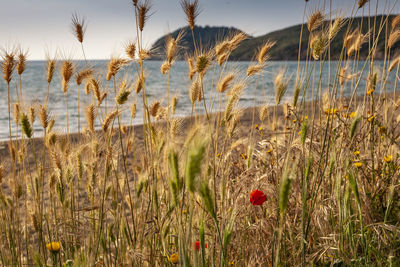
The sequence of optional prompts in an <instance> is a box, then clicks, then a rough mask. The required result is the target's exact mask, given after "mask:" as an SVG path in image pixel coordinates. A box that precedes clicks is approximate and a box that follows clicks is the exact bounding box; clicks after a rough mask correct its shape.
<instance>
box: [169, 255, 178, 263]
mask: <svg viewBox="0 0 400 267" xmlns="http://www.w3.org/2000/svg"><path fill="white" fill-rule="evenodd" d="M169 261H170V262H171V263H173V264H177V263H178V262H179V254H178V253H173V254H172V255H171V256H170V257H169Z"/></svg>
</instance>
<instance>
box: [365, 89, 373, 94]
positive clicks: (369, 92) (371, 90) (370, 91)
mask: <svg viewBox="0 0 400 267" xmlns="http://www.w3.org/2000/svg"><path fill="white" fill-rule="evenodd" d="M374 91H375V90H374V89H369V90H368V92H367V95H371V94H372V93H373V92H374Z"/></svg>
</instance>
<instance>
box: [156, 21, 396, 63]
mask: <svg viewBox="0 0 400 267" xmlns="http://www.w3.org/2000/svg"><path fill="white" fill-rule="evenodd" d="M382 18H383V20H385V19H386V16H377V17H376V25H380V24H381V21H382ZM393 18H394V15H392V16H389V25H390V22H391V20H392V19H393ZM374 19H375V18H374V17H371V18H370V21H368V17H357V18H355V19H354V20H353V21H352V24H351V29H354V28H356V27H358V26H359V25H361V24H362V28H363V33H365V32H366V31H367V29H368V23H371V25H372V24H373V20H374ZM348 23H349V20H348V21H347V22H346V23H345V24H344V26H343V27H342V30H341V31H340V32H339V33H338V34H337V36H336V37H335V39H334V40H333V41H332V43H331V57H332V59H338V57H339V55H340V52H341V49H342V44H343V39H344V35H345V32H346V30H347V28H348ZM181 30H183V31H185V32H186V34H185V36H184V38H183V42H182V46H183V47H185V48H186V50H185V53H188V54H191V53H192V51H193V40H192V35H191V32H190V29H189V28H181V29H178V30H176V31H174V32H173V33H172V34H171V35H172V36H173V37H176V36H177V35H178V33H179V32H180V31H181ZM238 31H239V30H238V29H235V28H228V27H209V26H206V27H196V28H195V36H196V42H198V43H200V44H201V45H200V46H201V47H202V48H203V49H207V48H212V47H214V46H215V44H216V43H217V41H219V40H221V39H223V37H224V36H227V35H228V34H229V33H232V32H238ZM376 31H378V29H376ZM300 32H301V24H299V25H295V26H291V27H288V28H285V29H282V30H278V31H274V32H271V33H268V34H265V35H262V36H259V37H252V36H249V39H247V40H245V41H244V42H243V43H242V44H241V45H240V46H239V47H238V48H237V49H236V50H235V51H234V52H233V53H232V55H231V57H230V60H251V59H252V58H253V57H254V54H255V52H256V51H257V48H258V47H259V46H260V45H262V44H263V43H264V42H265V41H266V40H273V41H276V45H275V46H274V47H273V48H272V49H271V54H270V55H271V60H297V58H298V48H299V36H300ZM308 37H309V32H308V30H307V28H306V25H304V31H303V38H302V44H301V59H302V60H304V59H305V57H306V54H307V47H308V45H307V44H308ZM165 38H166V36H163V37H161V38H160V39H158V40H157V41H156V42H155V43H154V45H153V49H156V51H157V52H158V53H157V55H156V56H154V57H153V59H162V58H163V53H164V45H165ZM199 40H200V42H199ZM384 40H385V33H384V31H383V32H382V34H381V35H380V38H379V42H378V49H377V52H376V54H375V58H376V59H383V56H384V51H385V42H384ZM399 47H400V44H399V43H398V44H396V45H395V46H394V47H393V48H392V53H397V51H396V50H397V48H399ZM368 51H369V49H368V44H364V45H363V46H362V48H361V50H360V58H361V59H363V58H366V56H367V55H368Z"/></svg>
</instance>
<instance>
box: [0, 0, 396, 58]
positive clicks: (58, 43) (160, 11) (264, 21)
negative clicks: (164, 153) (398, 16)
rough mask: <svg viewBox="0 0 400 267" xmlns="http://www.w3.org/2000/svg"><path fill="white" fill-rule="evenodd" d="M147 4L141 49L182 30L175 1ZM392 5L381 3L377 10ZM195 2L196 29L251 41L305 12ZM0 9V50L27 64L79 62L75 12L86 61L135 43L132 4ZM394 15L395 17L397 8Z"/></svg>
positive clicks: (317, 1)
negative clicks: (12, 51) (23, 53)
mask: <svg viewBox="0 0 400 267" xmlns="http://www.w3.org/2000/svg"><path fill="white" fill-rule="evenodd" d="M330 1H332V9H331V12H329V5H330ZM376 1H378V0H375V1H371V2H370V3H371V9H372V10H375V5H376V3H377V2H376ZM151 2H152V9H151V13H152V15H151V17H150V18H149V20H148V22H147V24H146V25H145V29H144V32H143V40H144V44H146V45H147V46H148V47H150V46H151V45H152V44H153V43H154V42H155V41H156V40H157V39H158V38H159V37H161V36H163V35H164V34H167V33H169V32H172V31H174V30H176V29H178V28H180V27H183V26H186V18H185V15H184V13H183V11H182V9H181V6H180V1H179V0H152V1H151ZM355 2H356V0H310V1H309V2H308V6H307V10H306V14H308V13H310V12H312V11H313V10H316V8H321V7H323V6H324V5H325V6H326V7H327V10H328V12H327V13H329V14H332V15H333V16H335V14H337V13H338V12H341V13H342V14H348V13H349V12H350V11H351V10H352V7H353V5H354V3H355ZM394 2H395V0H391V1H390V0H386V1H385V0H383V1H379V2H378V3H379V8H378V9H379V11H380V12H382V11H384V10H385V9H386V7H387V6H390V5H393V3H394ZM199 3H200V7H201V10H202V12H201V14H200V15H199V17H198V19H197V21H196V24H197V25H201V26H205V25H209V26H232V27H236V28H238V29H240V30H243V31H245V32H246V33H248V34H250V35H253V36H259V35H263V34H266V33H269V32H271V31H275V30H279V29H283V28H285V27H289V26H292V25H295V24H299V23H301V22H302V21H303V13H304V8H305V1H304V0H245V1H243V0H199ZM0 6H1V7H2V10H1V12H0V47H2V48H10V47H14V46H15V45H20V46H21V47H22V48H23V49H29V54H28V58H29V59H31V60H37V59H44V58H45V55H46V52H48V53H49V54H50V56H52V54H54V53H55V52H56V51H59V52H61V54H62V55H63V56H65V57H72V58H76V59H78V58H81V57H82V53H81V48H80V44H79V43H78V41H77V40H76V39H75V38H74V36H73V34H72V31H71V26H70V25H71V16H72V13H74V12H77V13H78V14H79V15H80V16H83V17H85V19H86V21H87V30H86V35H85V39H84V48H85V52H86V56H87V58H89V59H107V58H110V56H111V55H119V54H121V53H122V51H123V44H124V43H125V42H126V41H128V40H134V39H135V38H136V30H135V17H134V9H133V6H132V1H131V0H0ZM385 6H386V7H385ZM393 11H394V13H396V12H398V8H397V6H396V7H395V9H394V10H393ZM364 12H368V9H365V10H364ZM329 14H328V16H329ZM357 14H358V15H361V14H362V13H361V11H359V13H357Z"/></svg>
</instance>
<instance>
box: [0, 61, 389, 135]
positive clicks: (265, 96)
mask: <svg viewBox="0 0 400 267" xmlns="http://www.w3.org/2000/svg"><path fill="white" fill-rule="evenodd" d="M74 64H75V67H76V69H77V70H81V69H82V68H84V67H85V65H86V64H88V65H89V66H91V67H92V68H94V69H95V70H96V72H98V73H99V74H101V75H102V76H101V77H102V78H101V91H107V92H108V97H107V100H106V101H105V102H104V103H103V112H106V111H111V109H112V108H113V107H114V106H115V101H114V98H115V94H114V87H113V86H114V84H113V80H110V81H109V82H107V81H106V80H105V76H106V70H107V64H108V61H107V60H93V61H89V62H84V61H75V62H74ZM161 64H162V62H161V61H147V62H145V64H144V68H145V75H146V77H147V78H146V93H147V98H148V103H149V104H151V103H153V102H155V101H160V102H161V104H162V105H164V106H166V105H167V98H166V96H167V91H168V84H169V88H170V96H171V98H172V97H173V96H177V97H178V105H177V108H176V115H175V116H178V117H183V116H188V115H190V114H191V112H192V104H191V102H190V97H189V90H190V86H191V80H190V79H189V78H188V66H187V63H186V62H185V61H177V62H175V63H174V65H173V66H172V68H171V72H170V75H169V77H168V75H163V74H162V73H161V72H160V67H161ZM250 64H254V62H228V63H227V65H226V66H225V67H224V68H222V67H219V66H216V65H212V66H210V68H209V69H208V72H207V74H206V76H205V78H204V94H205V95H204V96H205V100H206V101H205V102H206V105H207V107H208V109H210V110H212V112H216V111H218V108H219V105H218V104H217V102H218V101H215V99H216V97H215V96H216V94H218V93H216V83H217V82H218V79H219V77H220V76H221V71H222V70H223V71H224V72H223V73H225V74H226V73H227V72H230V71H234V72H235V73H237V78H236V80H237V81H244V82H245V84H246V88H245V89H244V91H243V94H242V96H241V98H240V101H239V103H238V105H239V107H240V108H245V107H250V106H254V105H275V89H274V79H275V76H276V74H277V73H278V72H279V71H282V70H284V71H285V77H287V78H288V79H289V84H288V87H287V91H286V93H285V95H284V97H283V99H282V101H281V103H285V102H290V103H291V102H292V99H293V91H294V87H295V83H296V77H297V76H296V73H297V69H298V62H297V61H296V62H295V61H288V62H282V61H273V62H269V63H268V65H267V66H266V67H265V69H264V70H263V72H262V75H255V76H252V77H249V78H247V79H246V70H247V68H248V67H249V65H250ZM338 64H339V62H337V61H331V62H330V63H329V64H328V63H327V62H325V63H322V62H318V61H316V62H315V63H312V62H311V63H310V62H309V63H306V62H300V64H299V69H300V70H301V73H303V74H302V75H301V77H304V76H306V78H307V81H308V82H309V88H310V89H309V92H306V95H305V98H306V100H307V101H309V100H312V99H313V98H317V97H319V94H318V93H314V94H312V93H311V89H312V88H314V90H315V91H317V90H316V89H315V88H322V90H320V91H321V92H322V93H323V92H324V91H326V90H333V84H334V76H335V72H336V68H337V66H338ZM342 64H343V63H342ZM383 65H384V64H383V61H377V62H375V70H377V71H378V73H379V72H381V69H382V68H383ZM60 66H61V63H60V62H59V63H58V66H57V70H56V72H55V74H54V78H53V80H52V82H51V84H50V95H49V104H48V110H49V113H50V114H51V116H52V117H53V118H54V119H55V121H56V123H55V126H54V130H56V131H57V132H59V133H63V132H67V123H66V122H67V120H66V116H67V115H66V111H65V95H64V93H63V91H62V90H61V75H60V73H59V69H60ZM310 68H313V69H314V71H313V74H311V75H309V76H307V75H305V74H304V71H305V70H306V69H310ZM348 69H349V72H348V74H349V75H351V74H358V76H357V78H353V79H351V80H349V81H348V82H347V83H346V84H345V85H344V86H343V88H340V90H339V91H340V92H339V93H340V94H342V95H343V96H349V95H350V94H351V93H352V88H354V85H355V84H356V82H357V81H358V80H359V85H358V87H357V91H356V94H358V95H359V94H363V93H365V86H366V80H367V76H368V64H365V62H364V61H359V62H358V63H353V64H352V65H349V67H348ZM308 73H310V72H308ZM395 73H396V70H394V71H393V72H392V73H390V75H389V76H388V77H387V78H386V79H387V80H386V83H385V88H379V90H387V91H393V89H394V86H395V84H396V83H395V77H396V75H395ZM329 74H331V75H329ZM359 75H361V78H360V79H358V77H360V76H359ZM222 76H223V75H222ZM136 78H137V66H136V65H135V64H132V65H129V66H126V67H125V68H123V69H122V70H121V71H120V72H119V73H118V74H117V76H116V83H117V86H118V85H119V83H120V82H121V81H122V80H124V79H127V80H128V81H129V82H134V81H135V79H136ZM21 84H22V94H23V95H22V100H23V105H22V106H23V107H22V110H25V111H27V110H28V109H29V107H30V106H32V105H33V106H35V107H37V106H38V105H39V104H41V103H44V100H45V97H46V93H47V78H46V61H28V62H27V66H26V70H25V71H24V72H23V74H22V76H21ZM19 86H20V79H19V76H18V75H17V74H16V73H14V74H13V77H12V81H11V83H10V96H11V103H15V102H17V94H16V90H17V88H18V90H19ZM83 87H84V85H83V84H82V85H81V86H80V87H78V86H77V84H76V82H75V76H74V77H73V78H72V79H71V82H70V85H69V89H68V105H69V113H68V116H69V132H70V133H72V132H77V131H78V90H79V94H80V106H81V110H80V115H81V125H82V127H85V126H86V122H85V115H84V111H83V109H84V108H85V107H86V106H87V105H88V104H89V103H91V101H92V97H91V96H87V95H86V94H85V91H84V88H83ZM377 90H378V89H377ZM301 97H302V96H300V98H301ZM222 99H223V101H226V100H227V99H228V96H226V95H225V97H223V98H222ZM134 102H136V105H137V114H136V117H135V119H133V120H132V119H131V116H130V110H129V107H130V106H131V104H132V103H134ZM104 107H107V110H105V108H104ZM211 107H212V109H211ZM222 107H223V106H222ZM196 109H197V110H196V112H197V113H202V112H204V107H203V104H202V103H200V104H197V105H196ZM122 110H123V112H122V123H123V124H125V125H131V124H141V123H142V122H143V121H142V118H143V116H142V96H141V93H140V94H139V95H138V94H136V92H135V91H132V93H131V94H130V96H129V98H128V101H127V103H126V104H125V105H124V107H123V108H122ZM8 119H9V115H8V87H7V84H6V83H5V81H4V79H1V80H0V141H1V140H7V139H8V138H9V127H8ZM11 121H12V135H13V137H16V136H17V137H18V136H20V134H21V133H20V128H21V127H20V126H18V127H19V133H18V132H17V124H16V122H15V121H14V118H13V111H12V107H11ZM100 127H101V124H100V120H97V123H96V128H100ZM33 128H34V136H35V137H40V136H42V135H43V129H42V127H41V125H40V122H39V120H38V119H36V121H35V122H34V124H33Z"/></svg>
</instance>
